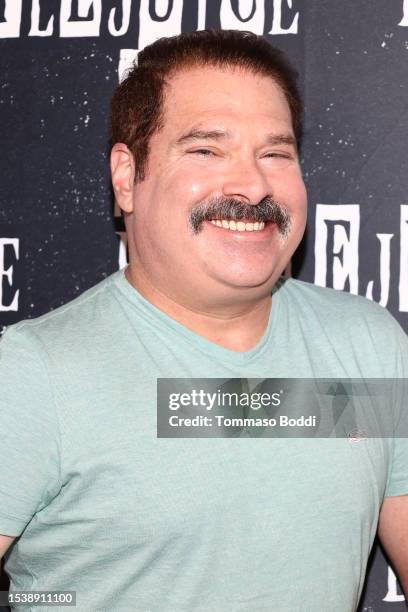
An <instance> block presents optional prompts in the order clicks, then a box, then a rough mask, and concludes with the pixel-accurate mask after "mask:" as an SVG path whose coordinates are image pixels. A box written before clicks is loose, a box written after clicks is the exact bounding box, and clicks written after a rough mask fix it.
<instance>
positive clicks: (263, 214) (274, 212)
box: [189, 197, 291, 237]
mask: <svg viewBox="0 0 408 612" xmlns="http://www.w3.org/2000/svg"><path fill="white" fill-rule="evenodd" d="M211 219H232V220H234V221H241V220H243V219H245V221H250V222H257V221H258V222H261V221H263V222H265V223H266V222H267V221H272V223H275V224H276V225H277V227H278V230H279V232H280V233H281V234H282V235H283V236H284V237H286V236H287V235H288V233H289V231H290V227H291V219H290V215H289V213H288V211H287V209H286V208H285V207H284V206H283V205H282V204H279V202H276V201H275V200H273V199H272V198H269V197H267V198H263V199H262V200H261V201H260V202H259V203H258V204H245V203H244V202H242V201H241V200H238V199H237V198H217V199H214V200H210V201H209V202H207V203H200V204H197V205H196V206H194V207H193V208H192V209H191V211H190V217H189V225H190V227H191V229H192V231H193V234H198V233H199V232H200V231H201V230H202V223H203V221H211Z"/></svg>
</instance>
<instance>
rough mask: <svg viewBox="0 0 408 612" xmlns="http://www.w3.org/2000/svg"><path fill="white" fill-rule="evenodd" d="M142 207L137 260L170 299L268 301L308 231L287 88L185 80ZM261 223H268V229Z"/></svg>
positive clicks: (137, 205)
mask: <svg viewBox="0 0 408 612" xmlns="http://www.w3.org/2000/svg"><path fill="white" fill-rule="evenodd" d="M133 202H134V209H133V220H132V221H133V222H132V225H131V231H132V232H133V238H134V244H135V250H136V252H137V257H138V259H139V262H140V263H141V265H142V267H143V269H144V271H145V273H146V275H147V277H148V278H149V281H150V282H151V283H152V284H153V285H154V286H155V287H156V288H157V289H159V290H160V291H162V292H163V293H165V294H166V295H167V296H169V297H172V298H173V299H176V301H177V298H179V299H181V300H187V301H191V300H193V301H195V302H196V303H197V304H199V303H200V298H201V297H202V298H204V301H206V302H208V301H210V302H211V301H212V298H214V300H215V301H216V300H221V301H222V300H224V299H225V300H228V299H229V298H230V297H231V295H232V294H234V295H235V296H236V298H237V299H241V297H242V295H244V294H245V295H246V296H247V297H248V296H249V297H250V296H251V295H254V296H256V295H261V294H262V293H263V294H266V293H267V292H268V291H269V290H270V289H271V287H272V286H273V285H274V283H275V282H276V280H277V278H278V277H279V276H280V274H281V273H282V271H283V269H284V268H285V267H286V265H287V263H288V262H289V260H290V257H291V255H292V254H293V252H294V250H295V249H296V247H297V245H298V244H299V242H300V240H301V237H302V235H303V232H304V228H305V222H306V192H305V187H304V183H303V180H302V177H301V172H300V167H299V161H298V157H297V152H296V145H295V139H294V134H293V128H292V123H291V115H290V111H289V107H288V104H287V101H286V98H285V97H284V94H283V93H282V91H281V89H280V88H279V86H278V85H276V84H275V82H274V81H273V80H272V79H270V78H268V77H264V76H260V75H255V74H253V73H251V72H249V71H246V70H242V69H226V68H222V69H221V68H215V67H206V68H190V69H186V70H183V71H181V72H179V73H177V74H176V75H175V76H174V77H172V78H171V80H170V81H169V87H167V88H166V90H165V103H164V127H163V128H162V129H161V131H160V132H158V133H156V134H154V135H153V136H152V138H151V141H150V154H149V160H148V166H147V173H146V178H145V180H144V181H142V182H140V183H137V184H136V185H135V186H134V191H133ZM209 207H210V208H209ZM255 211H257V212H255ZM203 219H205V220H204V221H203ZM211 219H212V221H211ZM231 219H235V220H237V219H241V222H237V225H236V226H234V223H230V220H231ZM254 219H269V221H268V222H267V223H266V224H265V227H264V228H263V229H262V223H261V224H260V225H259V226H257V225H256V224H254V223H253V221H254ZM271 219H272V220H274V221H275V222H273V221H272V220H271ZM245 220H247V221H248V220H249V221H252V225H251V223H250V224H249V225H244V223H245ZM217 221H218V224H217ZM220 225H221V226H222V227H220ZM234 227H236V229H234ZM244 227H245V228H246V229H245V231H240V230H242V229H243V228H244ZM258 227H260V228H261V229H258ZM251 229H252V231H251ZM130 260H131V262H132V253H130ZM248 291H249V292H251V291H252V294H251V293H248ZM239 292H241V293H239Z"/></svg>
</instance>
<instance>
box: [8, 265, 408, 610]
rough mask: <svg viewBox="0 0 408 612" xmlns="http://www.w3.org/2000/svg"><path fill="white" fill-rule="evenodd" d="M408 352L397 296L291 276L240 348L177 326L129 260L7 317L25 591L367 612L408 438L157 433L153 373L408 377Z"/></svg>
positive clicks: (123, 606) (407, 473) (12, 470)
mask: <svg viewBox="0 0 408 612" xmlns="http://www.w3.org/2000/svg"><path fill="white" fill-rule="evenodd" d="M407 360H408V341H407V337H406V335H405V334H404V332H403V331H402V330H401V328H400V326H399V325H398V323H397V322H396V321H395V320H394V319H393V318H392V316H391V315H390V314H389V313H388V312H387V311H386V310H385V309H383V308H382V307H380V306H378V305H377V304H375V303H373V302H370V301H369V300H367V299H365V298H361V297H358V296H352V295H349V294H344V293H341V292H339V291H335V290H332V289H326V288H321V287H317V286H314V285H311V284H308V283H304V282H301V281H298V280H294V279H288V280H286V281H283V280H281V281H279V282H278V283H277V285H276V286H275V288H274V290H273V295H272V308H271V312H270V317H269V321H268V325H267V328H266V330H265V333H264V335H263V337H262V338H261V340H260V341H259V342H258V344H257V345H256V346H255V347H254V348H252V349H250V350H248V351H245V352H235V351H231V350H229V349H226V348H224V347H221V346H219V345H217V344H215V343H213V342H210V341H208V340H206V339H205V338H204V337H202V336H199V335H198V334H196V333H195V332H193V331H192V330H190V329H188V328H186V327H184V326H183V325H181V324H179V323H177V322H176V321H175V320H173V319H172V318H171V317H169V316H167V315H166V314H165V313H164V312H162V311H161V310H159V309H158V308H156V307H155V306H153V305H152V304H150V303H149V302H148V301H147V300H146V299H145V298H144V297H143V296H142V295H141V294H139V293H138V292H137V291H136V289H135V288H134V287H132V285H130V283H129V282H128V281H127V279H126V277H125V275H124V270H123V269H122V270H118V271H117V272H115V273H113V274H111V275H110V276H108V277H107V278H106V279H104V280H103V281H101V282H99V283H98V284H97V285H95V286H94V287H92V288H91V289H89V290H88V291H85V292H84V293H83V294H82V295H81V296H79V297H77V298H76V299H74V300H72V301H71V302H69V303H67V304H65V305H64V306H61V307H59V308H57V309H56V310H54V311H52V312H50V313H48V314H45V315H43V316H41V317H38V318H35V319H27V320H23V321H20V322H19V323H16V324H14V325H11V326H9V327H8V328H7V329H6V331H5V333H4V334H3V337H2V339H1V341H0V387H1V397H0V429H1V432H2V441H1V446H0V466H1V474H0V533H2V534H5V535H12V536H20V537H19V538H18V539H17V540H16V541H15V544H14V545H13V546H12V547H11V548H10V549H9V551H8V553H7V554H6V565H5V568H6V571H7V573H8V574H9V576H10V580H11V590H12V591H13V590H17V589H18V590H47V591H53V590H62V591H63V590H74V591H76V593H77V595H76V597H77V607H76V609H77V610H78V612H95V611H106V612H107V611H109V612H115V611H118V612H125V611H126V612H129V611H132V612H148V611H149V612H187V611H188V612H204V611H205V612H212V611H213V612H225V611H226V610H228V611H229V612H238V611H248V612H249V611H251V612H255V611H266V610H267V611H269V612H270V611H271V610H273V611H275V610H276V611H279V612H289V611H290V612H295V611H303V612H315V611H316V610H327V611H330V612H352V611H354V610H355V609H356V607H357V604H358V600H359V597H360V594H361V590H362V587H363V583H364V576H365V571H366V565H367V559H368V555H369V552H370V549H371V547H372V543H373V539H374V537H375V533H376V528H377V520H378V513H379V509H380V506H381V503H382V501H383V498H384V496H395V495H404V494H408V444H407V440H406V439H403V438H399V439H397V438H396V439H391V438H383V439H382V438H370V439H365V440H363V441H360V442H354V443H353V440H350V439H339V438H338V439H328V438H327V439H298V438H291V439H276V438H250V437H248V438H240V439H237V438H231V437H230V438H200V439H197V438H177V439H172V438H158V437H157V430H156V383H157V378H158V377H163V378H171V377H174V378H188V377H191V378H224V377H226V378H228V379H229V378H240V377H250V378H273V377H282V378H284V377H300V378H301V377H321V378H323V377H327V378H330V377H333V378H356V377H366V378H367V377H372V378H401V377H408V365H407ZM19 609H20V610H22V611H23V610H24V611H27V610H33V611H34V610H35V611H36V612H39V611H40V610H48V608H47V607H32V608H30V606H27V607H21V608H19ZM54 609H56V610H66V608H65V607H58V606H56V607H55V608H54Z"/></svg>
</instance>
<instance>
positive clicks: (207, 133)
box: [175, 128, 296, 148]
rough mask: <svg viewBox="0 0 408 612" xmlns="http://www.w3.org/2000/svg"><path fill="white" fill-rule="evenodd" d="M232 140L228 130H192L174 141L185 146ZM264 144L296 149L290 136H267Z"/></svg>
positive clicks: (293, 139) (293, 138) (294, 139)
mask: <svg viewBox="0 0 408 612" xmlns="http://www.w3.org/2000/svg"><path fill="white" fill-rule="evenodd" d="M230 138H232V134H231V132H230V131H229V130H201V129H196V128H193V129H191V130H189V131H188V132H187V133H186V134H183V135H182V136H180V138H178V139H177V140H176V143H175V144H176V145H181V144H185V143H186V142H190V141H195V140H216V141H219V140H228V139H230ZM265 144H268V145H280V144H286V145H291V146H293V147H295V148H296V138H295V137H294V136H292V134H267V135H266V137H265Z"/></svg>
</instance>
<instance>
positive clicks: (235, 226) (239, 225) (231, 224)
mask: <svg viewBox="0 0 408 612" xmlns="http://www.w3.org/2000/svg"><path fill="white" fill-rule="evenodd" d="M207 223H211V224H212V225H215V226H216V227H219V228H220V229H224V230H227V231H230V232H234V233H238V232H242V233H247V232H251V233H254V234H256V233H260V232H264V231H265V230H267V229H270V228H271V227H273V226H274V225H275V224H274V223H273V222H272V221H246V220H245V219H241V220H239V221H235V220H233V219H210V220H209V221H208V222H207Z"/></svg>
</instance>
